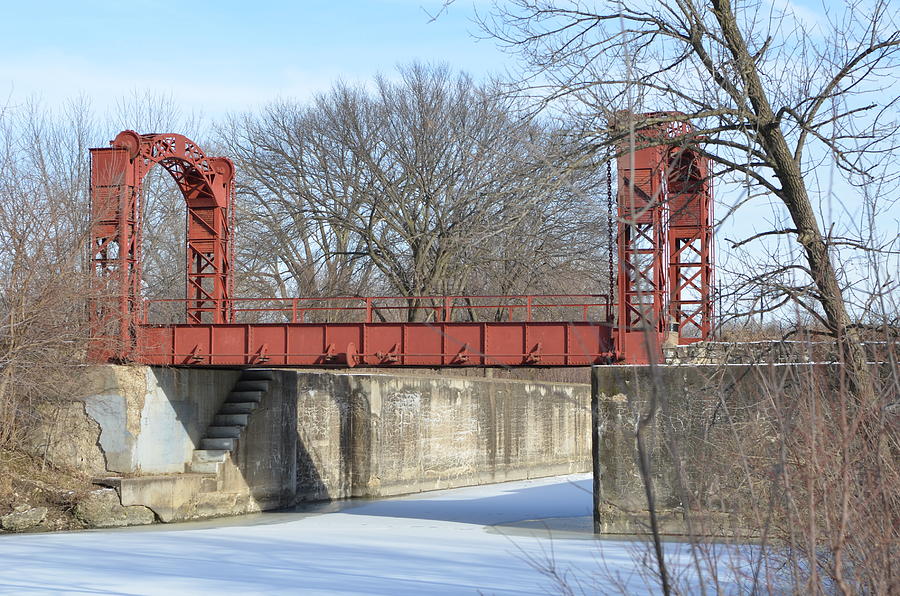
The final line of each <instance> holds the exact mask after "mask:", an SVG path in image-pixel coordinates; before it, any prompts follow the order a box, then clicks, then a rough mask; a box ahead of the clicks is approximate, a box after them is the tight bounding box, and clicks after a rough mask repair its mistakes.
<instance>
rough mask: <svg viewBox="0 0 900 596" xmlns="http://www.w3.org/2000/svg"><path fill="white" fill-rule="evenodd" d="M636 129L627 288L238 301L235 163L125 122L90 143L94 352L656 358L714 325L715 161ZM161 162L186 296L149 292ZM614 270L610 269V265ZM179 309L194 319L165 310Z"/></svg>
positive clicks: (183, 360)
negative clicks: (170, 191) (145, 254)
mask: <svg viewBox="0 0 900 596" xmlns="http://www.w3.org/2000/svg"><path fill="white" fill-rule="evenodd" d="M688 132H690V126H689V125H686V124H679V125H671V124H667V125H661V126H658V127H654V128H650V129H644V130H641V131H639V132H638V134H637V136H636V138H637V143H636V145H637V146H639V147H643V148H640V149H638V150H636V151H633V152H626V153H624V154H623V155H621V156H620V157H619V158H618V168H617V173H618V192H617V196H618V209H617V222H618V223H617V225H616V244H617V246H618V259H617V263H618V275H617V277H616V283H615V286H616V296H615V297H609V296H606V295H577V296H572V295H542V296H419V297H414V298H410V297H384V296H382V297H370V298H361V297H336V298H300V297H298V298H289V299H241V298H236V297H234V296H233V271H234V249H233V240H234V238H233V230H234V222H233V218H234V199H233V187H234V183H233V178H234V167H233V165H232V163H231V161H230V160H228V159H227V158H223V157H208V156H206V155H205V154H204V153H203V151H202V150H201V149H200V148H199V147H198V146H197V145H196V143H194V142H192V141H191V140H190V139H188V138H186V137H184V136H182V135H178V134H145V135H139V134H137V133H135V132H133V131H124V132H121V133H119V135H118V136H116V138H115V139H114V140H113V141H112V142H111V143H110V147H108V148H100V149H91V201H92V217H93V222H94V223H93V228H92V244H91V258H92V266H93V273H94V279H95V283H96V285H97V288H96V289H97V295H99V296H105V298H99V299H95V300H94V301H93V303H92V305H91V315H92V321H93V327H94V338H95V339H94V342H93V345H92V350H91V352H92V356H93V358H94V359H95V360H99V361H132V362H140V363H144V364H158V365H189V366H204V365H205V366H249V365H257V366H258V365H265V366H356V365H365V366H419V367H434V366H481V367H485V366H584V365H589V364H605V363H612V362H626V363H642V362H647V361H650V360H656V359H658V357H659V353H660V349H661V346H662V344H663V343H664V342H665V341H667V340H674V339H675V335H676V334H677V341H678V342H680V343H690V342H692V341H697V340H699V339H703V338H706V337H707V336H708V335H709V334H710V332H711V329H712V316H713V300H712V294H713V260H712V254H713V250H712V190H711V183H710V179H709V170H708V166H707V161H706V159H705V158H704V157H703V156H702V155H701V154H700V153H699V152H698V151H696V150H693V149H690V148H680V147H674V148H673V147H671V146H668V145H666V144H664V143H663V141H662V137H664V136H676V135H684V134H685V133H688ZM155 164H160V165H161V166H162V167H164V168H165V169H166V170H167V171H168V172H169V173H170V174H171V175H172V177H173V178H174V180H175V182H176V183H177V184H178V187H179V189H180V190H181V192H182V194H183V196H184V199H185V203H186V208H187V251H186V254H187V263H186V296H187V298H186V299H184V300H162V301H147V300H145V299H143V297H142V296H141V279H142V277H141V275H142V260H141V245H142V233H141V228H142V214H143V209H144V207H143V200H142V181H143V178H144V176H145V175H146V174H147V172H148V171H149V170H150V169H151V168H152V167H153V166H154V165H155ZM610 269H612V267H610ZM173 311H178V312H181V313H182V316H184V317H185V322H184V323H169V324H158V323H153V322H152V321H153V320H154V319H157V318H159V317H160V316H164V315H165V313H172V312H173Z"/></svg>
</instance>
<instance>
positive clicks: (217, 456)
mask: <svg viewBox="0 0 900 596" xmlns="http://www.w3.org/2000/svg"><path fill="white" fill-rule="evenodd" d="M228 453H229V452H228V450H227V449H195V450H194V457H193V459H192V463H205V462H223V461H225V459H226V458H227V457H228Z"/></svg>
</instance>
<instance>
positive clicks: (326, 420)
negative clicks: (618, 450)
mask: <svg viewBox="0 0 900 596" xmlns="http://www.w3.org/2000/svg"><path fill="white" fill-rule="evenodd" d="M239 376H240V371H237V370H212V369H178V368H162V367H145V366H116V365H108V366H99V367H94V368H93V369H92V370H90V371H89V373H88V374H87V375H86V381H85V382H86V391H85V393H87V394H88V395H87V397H85V398H84V399H82V400H78V401H75V402H72V403H71V404H68V405H67V406H65V407H63V408H61V409H60V411H59V412H58V415H57V416H56V420H57V422H56V426H57V430H56V431H51V430H48V432H47V433H46V436H43V435H42V436H41V437H38V438H37V439H36V442H35V447H36V448H37V449H40V450H41V451H42V452H44V453H46V454H47V456H48V458H49V459H50V460H51V461H54V462H56V463H58V464H61V465H68V466H70V467H78V468H80V469H82V470H84V471H85V472H87V473H89V474H91V475H93V476H95V477H104V478H105V480H104V481H103V482H104V483H105V484H108V485H109V486H113V487H115V488H116V489H117V490H118V491H119V494H120V497H121V499H122V504H123V505H144V506H146V507H149V508H150V509H152V510H153V511H154V512H155V513H156V514H157V516H158V517H159V518H160V519H162V520H163V521H173V520H179V519H192V518H197V517H206V516H214V515H226V514H236V513H244V512H249V511H259V510H264V509H272V508H278V507H285V506H290V505H293V504H295V503H296V502H299V501H304V500H322V499H336V498H345V497H377V496H385V495H396V494H403V493H410V492H417V491H423V490H431V489H436V488H447V487H454V486H464V485H470V484H477V483H482V482H499V481H504V480H514V479H522V478H530V477H540V476H548V475H554V474H563V473H570V472H582V471H587V470H589V469H590V461H591V459H590V389H589V386H588V385H578V384H564V383H531V382H526V381H515V380H497V379H485V378H469V377H441V376H437V375H415V376H413V375H410V374H409V373H405V374H402V375H391V374H385V373H369V372H359V371H353V372H346V371H318V370H317V371H308V370H283V369H282V370H274V371H273V376H274V380H273V382H272V384H271V386H270V389H269V391H268V392H267V393H266V394H265V395H264V396H263V399H262V401H261V402H260V404H259V407H258V408H257V409H256V410H255V411H254V412H253V414H252V415H251V416H250V417H249V424H248V425H247V426H246V428H244V429H243V431H242V433H241V436H240V439H239V440H238V441H237V445H236V448H235V449H234V451H232V452H231V453H230V454H229V456H228V458H227V460H226V461H225V462H224V464H223V465H222V466H220V467H219V468H217V472H216V473H215V475H211V474H201V473H194V472H193V471H192V467H191V461H192V456H193V455H194V450H195V449H197V448H198V447H199V444H200V440H201V438H202V437H203V436H204V433H205V431H206V429H207V427H208V426H209V425H210V422H211V421H212V419H213V417H214V416H215V414H216V413H217V412H218V410H219V407H220V406H221V405H222V403H223V402H224V401H225V399H226V397H227V395H228V393H229V392H230V390H231V388H232V387H233V386H234V383H235V382H236V381H237V379H238V377H239ZM111 473H114V474H111Z"/></svg>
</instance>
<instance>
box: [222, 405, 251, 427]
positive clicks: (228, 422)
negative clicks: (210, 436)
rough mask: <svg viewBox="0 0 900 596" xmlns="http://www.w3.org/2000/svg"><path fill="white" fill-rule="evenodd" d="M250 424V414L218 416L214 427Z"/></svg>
mask: <svg viewBox="0 0 900 596" xmlns="http://www.w3.org/2000/svg"><path fill="white" fill-rule="evenodd" d="M250 403H253V402H250ZM248 422H250V414H216V417H215V418H213V422H212V426H247V423H248Z"/></svg>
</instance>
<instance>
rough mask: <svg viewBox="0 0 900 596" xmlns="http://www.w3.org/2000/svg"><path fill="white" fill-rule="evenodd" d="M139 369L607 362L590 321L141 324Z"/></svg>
mask: <svg viewBox="0 0 900 596" xmlns="http://www.w3.org/2000/svg"><path fill="white" fill-rule="evenodd" d="M136 356H137V359H138V361H140V362H142V363H144V364H156V365H176V366H177V365H193V366H202V365H206V366H250V365H256V366H314V367H319V366H357V365H359V366H416V367H438V366H462V367H464V366H481V367H490V366H585V365H590V364H604V363H608V362H610V361H611V360H612V359H613V344H612V333H611V328H610V327H609V326H608V325H606V324H604V323H593V322H581V321H575V322H571V321H570V322H559V323H555V322H543V321H541V322H517V321H506V322H477V323H461V322H452V323H450V322H446V323H445V322H438V323H284V324H274V323H272V324H220V325H160V326H152V325H147V326H144V328H143V330H142V342H141V350H140V352H139V353H138V354H137V355H136Z"/></svg>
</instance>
